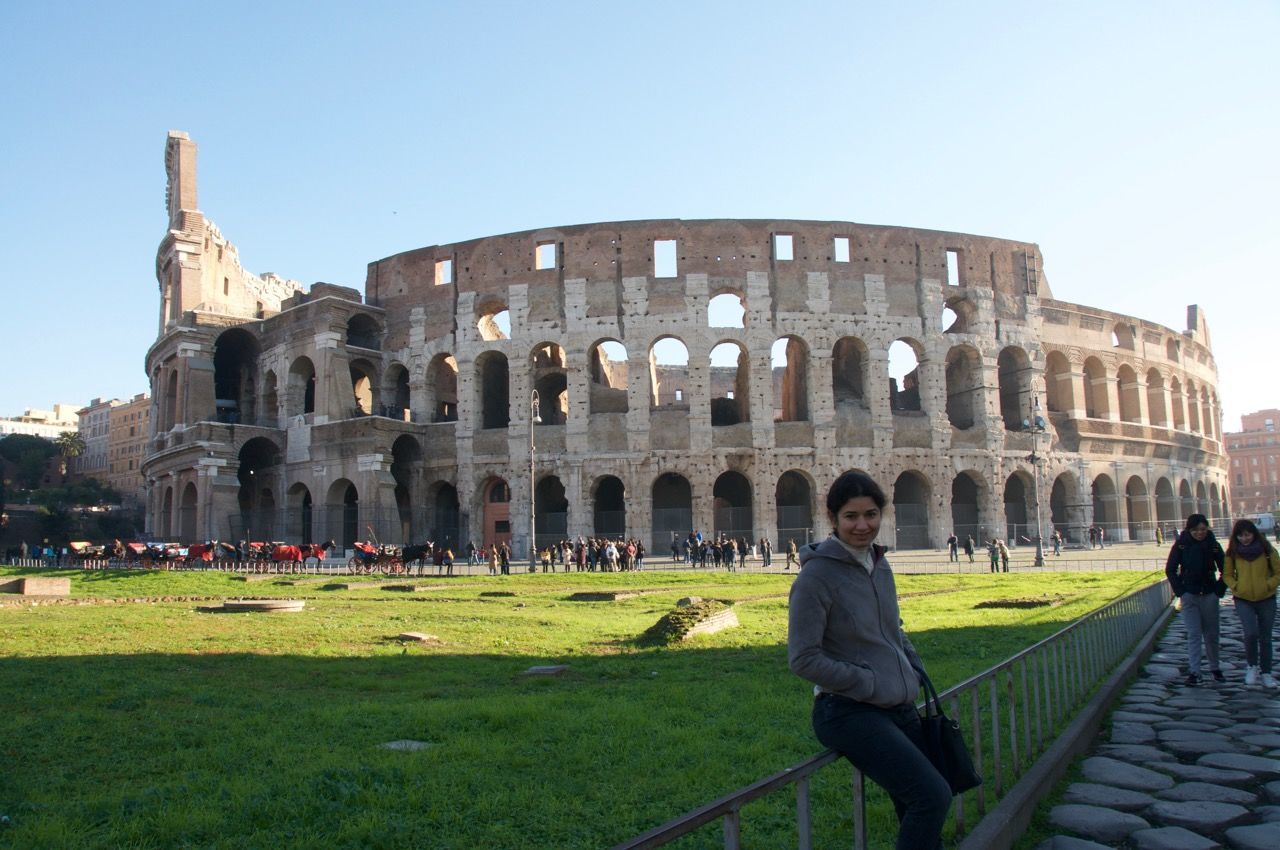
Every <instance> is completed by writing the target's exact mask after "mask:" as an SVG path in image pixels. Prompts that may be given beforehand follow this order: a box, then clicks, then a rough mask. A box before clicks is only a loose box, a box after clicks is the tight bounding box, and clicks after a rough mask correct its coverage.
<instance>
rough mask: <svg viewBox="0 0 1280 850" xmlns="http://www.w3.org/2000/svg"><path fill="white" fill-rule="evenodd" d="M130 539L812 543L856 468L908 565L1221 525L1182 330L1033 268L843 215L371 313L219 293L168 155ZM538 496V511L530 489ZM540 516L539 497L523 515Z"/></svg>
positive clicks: (363, 301) (309, 296) (443, 258)
mask: <svg viewBox="0 0 1280 850" xmlns="http://www.w3.org/2000/svg"><path fill="white" fill-rule="evenodd" d="M165 159H166V169H167V173H168V207H169V230H168V233H167V234H166V236H165V239H164V241H163V242H162V244H161V246H160V250H159V253H158V256H157V266H156V268H157V276H158V279H159V284H160V292H161V303H162V306H161V324H160V333H159V336H158V338H157V340H156V342H155V344H154V345H153V346H152V348H151V349H150V351H149V352H148V355H147V369H148V373H149V375H150V376H151V382H152V394H153V399H154V405H155V407H154V409H153V411H152V413H153V415H152V422H153V424H154V430H155V433H154V439H153V441H152V443H151V446H150V449H151V451H150V453H149V455H148V456H147V457H146V460H145V464H144V474H145V475H146V477H147V480H148V482H149V487H150V491H149V492H150V495H149V506H148V522H149V525H150V528H149V530H150V531H151V532H152V533H153V534H155V535H156V536H158V537H162V538H175V539H182V540H197V539H210V538H216V539H222V540H234V539H240V538H243V537H252V538H254V539H263V538H265V539H272V538H276V539H290V540H322V539H328V538H331V537H332V538H334V539H336V540H337V541H338V542H339V543H340V544H342V545H343V546H345V547H347V548H349V547H350V546H351V543H352V542H353V541H355V540H358V539H359V540H363V539H368V538H370V537H376V538H377V539H379V540H381V541H383V542H394V543H400V542H410V541H413V542H421V541H423V540H427V539H431V540H437V541H440V540H450V541H452V542H453V543H454V545H457V546H461V545H465V542H466V541H468V540H470V541H473V542H475V543H476V544H477V545H479V544H480V543H481V542H493V541H497V540H509V541H510V542H511V543H512V548H513V550H514V551H515V552H517V553H524V552H527V551H528V535H529V530H530V524H531V522H532V524H533V525H534V527H535V529H536V539H537V541H538V543H539V544H542V543H546V542H549V541H551V540H555V539H559V538H561V537H576V536H577V535H580V534H583V535H592V534H609V535H615V534H618V535H620V534H625V535H627V536H634V537H639V538H641V539H643V540H644V541H645V543H646V545H648V546H649V547H650V548H651V550H654V551H657V552H663V553H665V552H667V551H669V547H670V542H671V539H672V537H673V535H679V536H680V537H683V536H684V535H686V534H687V533H688V532H689V531H691V530H695V531H701V532H702V533H703V534H713V533H719V532H725V533H727V534H730V535H733V536H735V537H745V538H747V539H749V540H752V541H756V540H759V539H760V538H764V537H767V538H769V539H770V540H772V541H773V545H774V546H775V547H781V546H784V545H785V542H786V541H787V540H788V539H798V540H800V541H803V540H805V539H809V538H812V537H814V536H823V535H825V534H826V533H827V532H828V530H829V526H828V525H827V521H826V517H825V508H824V505H823V497H824V495H825V491H826V488H827V486H828V485H829V483H830V482H831V480H832V479H833V478H834V477H835V476H837V475H838V474H839V473H841V472H843V471H845V470H849V469H861V470H865V471H867V472H869V473H871V474H872V475H873V476H874V477H875V478H876V479H878V480H879V481H880V482H882V484H883V486H884V487H885V490H886V493H888V495H889V498H890V500H891V502H892V505H891V508H890V509H889V510H888V511H887V514H886V525H885V529H884V531H883V532H882V535H881V536H882V539H883V540H885V541H886V542H888V543H890V544H893V545H896V546H897V547H899V548H923V547H937V546H940V545H942V541H943V540H945V538H946V537H947V535H948V534H949V533H951V532H952V531H953V530H954V531H956V532H957V533H958V534H959V535H960V536H961V538H963V537H964V536H965V535H966V534H972V535H973V536H974V537H975V539H981V538H986V537H990V536H1000V537H1006V538H1008V539H1011V540H1014V541H1019V540H1022V541H1025V540H1026V539H1027V538H1030V537H1034V535H1035V528H1036V517H1037V514H1039V516H1040V525H1041V527H1042V528H1043V529H1044V530H1045V533H1046V534H1047V533H1049V530H1050V529H1051V528H1053V529H1057V530H1060V531H1061V532H1062V533H1063V534H1064V535H1065V536H1066V538H1067V539H1068V541H1075V542H1081V541H1083V540H1084V535H1085V529H1086V528H1088V527H1089V526H1091V525H1099V526H1102V527H1104V528H1105V529H1106V532H1107V538H1108V539H1109V540H1126V539H1143V538H1146V539H1149V538H1150V537H1151V535H1152V534H1153V532H1154V528H1155V525H1156V524H1157V523H1158V524H1159V525H1161V526H1163V527H1165V528H1166V529H1167V528H1168V527H1169V526H1171V525H1174V524H1178V523H1180V522H1181V520H1182V519H1183V518H1184V517H1185V515H1187V514H1189V513H1192V512H1195V511H1200V512H1203V513H1206V514H1209V515H1211V516H1213V517H1215V518H1222V517H1224V516H1225V514H1226V504H1227V477H1226V473H1227V468H1226V460H1225V457H1224V454H1223V447H1222V442H1221V440H1222V430H1221V418H1220V405H1219V400H1218V396H1217V387H1216V367H1215V364H1214V360H1213V355H1212V351H1211V349H1210V345H1209V335H1208V329H1207V326H1206V323H1205V320H1204V317H1203V315H1202V314H1201V313H1200V311H1199V310H1198V309H1197V308H1196V307H1195V306H1191V307H1188V309H1187V328H1186V329H1185V330H1183V331H1177V330H1173V329H1170V328H1166V327H1162V326H1160V325H1157V324H1153V323H1151V322H1148V321H1144V320H1142V319H1138V318H1134V317H1132V316H1125V315H1120V314H1117V313H1113V312H1109V311H1107V310H1104V309H1100V308H1096V307H1085V306H1082V305H1079V304H1073V303H1069V302H1065V301H1060V300H1057V299H1056V298H1054V297H1053V295H1052V293H1051V291H1050V289H1049V284H1048V281H1047V280H1046V278H1045V275H1044V271H1043V269H1044V261H1043V258H1042V257H1041V255H1040V251H1039V248H1038V247H1037V246H1036V245H1034V244H1031V243H1026V242H1018V241H1012V240H1007V239H994V238H988V237H982V236H973V235H969V234H960V233H942V232H937V231H929V230H915V229H910V228H903V227H881V226H871V225H863V224H853V223H850V222H837V221H792V220H776V221H775V220H709V221H685V220H680V219H667V220H654V221H627V222H609V223H599V224H585V225H573V226H568V227H549V228H545V229H540V230H531V231H527V232H523V233H513V234H507V235H502V236H492V237H486V238H481V239H475V240H471V241H467V242H460V243H456V244H452V245H434V246H430V247H426V248H420V249H417V250H413V251H408V252H405V253H402V254H397V255H395V256H392V257H388V258H386V259H382V260H378V261H376V262H373V263H370V264H369V269H368V276H367V279H366V281H365V292H364V295H363V297H362V296H361V294H360V293H359V292H358V291H357V290H354V289H351V288H347V287H343V286H335V285H331V284H323V283H317V284H315V285H313V286H312V287H311V288H310V290H309V291H308V292H304V291H302V289H301V287H300V286H298V285H297V284H296V283H294V282H292V281H287V280H283V279H281V278H279V277H276V276H274V275H266V276H262V277H259V276H256V275H253V274H250V273H249V272H247V271H245V270H244V269H243V267H242V266H241V265H240V262H239V259H238V256H237V252H236V250H235V247H234V246H233V245H232V244H231V243H230V242H228V241H227V240H226V239H225V238H224V237H223V236H222V235H221V233H220V232H219V231H218V230H217V228H216V227H214V226H213V225H212V224H211V223H210V222H209V221H208V220H207V219H206V218H205V217H204V216H203V215H202V214H201V213H200V212H199V209H198V205H197V203H196V180H195V177H196V173H195V145H194V143H192V142H191V141H190V140H189V139H188V138H187V137H186V135H185V134H182V133H176V132H175V133H171V134H170V137H169V139H168V144H167V147H166V157H165ZM531 485H532V486H531ZM531 492H532V499H531Z"/></svg>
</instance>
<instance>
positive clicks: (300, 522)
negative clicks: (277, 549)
mask: <svg viewBox="0 0 1280 850" xmlns="http://www.w3.org/2000/svg"><path fill="white" fill-rule="evenodd" d="M285 511H286V515H285V526H284V527H285V538H286V539H288V540H298V541H301V542H303V543H315V542H318V541H317V540H316V533H315V517H314V513H313V505H312V500H311V490H309V489H308V488H307V485H306V484H303V483H302V482H301V481H298V482H295V483H294V484H292V485H290V487H289V489H288V491H287V492H286V493H285Z"/></svg>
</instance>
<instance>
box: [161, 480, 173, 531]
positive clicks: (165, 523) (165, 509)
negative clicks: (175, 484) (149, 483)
mask: <svg viewBox="0 0 1280 850" xmlns="http://www.w3.org/2000/svg"><path fill="white" fill-rule="evenodd" d="M160 536H161V537H163V538H164V539H165V540H171V539H172V538H173V488H172V487H166V488H164V499H163V500H162V501H161V503H160Z"/></svg>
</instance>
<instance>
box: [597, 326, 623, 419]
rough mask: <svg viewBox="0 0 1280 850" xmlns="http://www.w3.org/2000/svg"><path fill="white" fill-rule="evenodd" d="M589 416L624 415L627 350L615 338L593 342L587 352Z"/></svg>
mask: <svg viewBox="0 0 1280 850" xmlns="http://www.w3.org/2000/svg"><path fill="white" fill-rule="evenodd" d="M587 369H588V370H589V376H588V378H589V381H590V384H589V386H590V389H589V391H588V392H589V399H590V408H591V413H592V414H593V415H594V414H597V413H626V412H627V410H628V409H629V404H628V402H627V379H628V375H627V349H626V348H624V347H623V345H622V343H620V342H618V341H617V340H615V339H606V340H601V341H600V342H597V343H596V344H595V345H593V346H591V348H590V349H589V350H588V351H587Z"/></svg>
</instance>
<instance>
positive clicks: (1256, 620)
mask: <svg viewBox="0 0 1280 850" xmlns="http://www.w3.org/2000/svg"><path fill="white" fill-rule="evenodd" d="M1235 603H1236V616H1237V617H1239V618H1240V628H1241V629H1242V630H1243V631H1244V658H1245V663H1246V664H1248V665H1249V666H1250V667H1255V666H1257V665H1258V661H1259V656H1261V661H1262V672H1263V673H1270V672H1271V630H1272V629H1273V628H1274V627H1275V624H1276V598H1275V597H1274V596H1272V597H1271V598H1270V599H1264V600H1262V601H1261V602H1250V601H1249V600H1248V599H1241V598H1240V597H1238V596H1237V597H1235Z"/></svg>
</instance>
